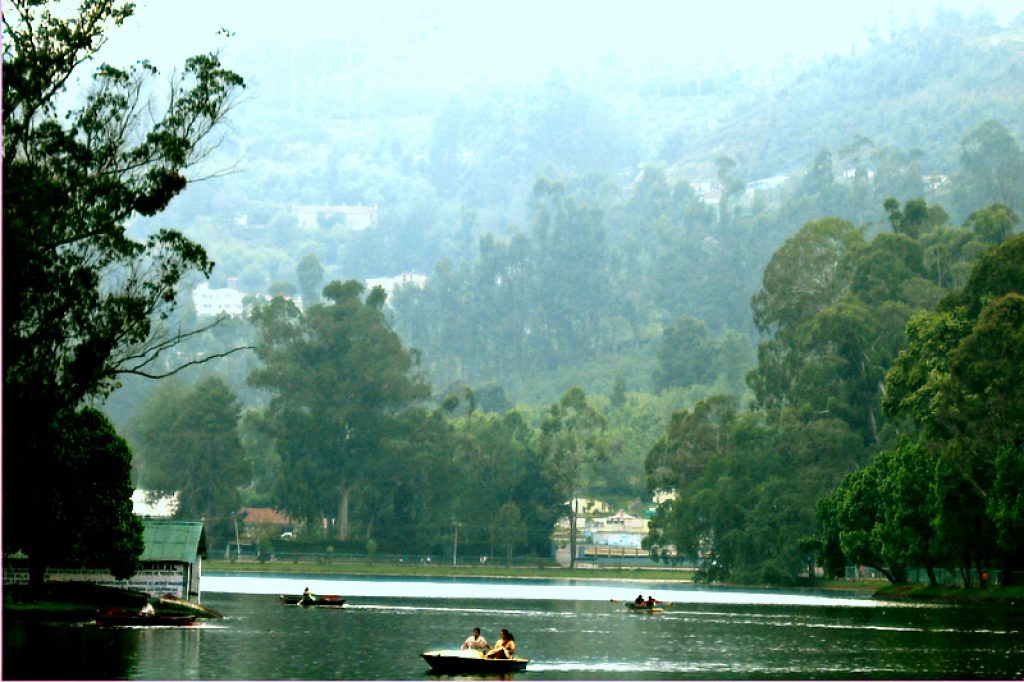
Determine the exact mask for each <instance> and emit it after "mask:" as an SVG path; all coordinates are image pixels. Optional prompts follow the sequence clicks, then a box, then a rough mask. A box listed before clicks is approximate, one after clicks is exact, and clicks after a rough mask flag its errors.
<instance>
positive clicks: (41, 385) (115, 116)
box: [3, 0, 243, 580]
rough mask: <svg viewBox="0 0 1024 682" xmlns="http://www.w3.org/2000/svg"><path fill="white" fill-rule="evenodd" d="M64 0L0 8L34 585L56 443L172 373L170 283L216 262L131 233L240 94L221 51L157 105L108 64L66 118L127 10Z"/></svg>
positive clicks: (7, 512) (18, 536)
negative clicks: (100, 407)
mask: <svg viewBox="0 0 1024 682" xmlns="http://www.w3.org/2000/svg"><path fill="white" fill-rule="evenodd" d="M58 4H59V3H56V2H48V1H46V0H43V1H36V0H32V1H30V0H14V2H11V3H8V4H7V5H6V6H5V8H4V13H3V49H4V63H3V99H4V101H3V154H4V156H3V178H4V182H3V219H4V231H3V247H4V283H5V286H4V332H3V333H4V337H3V345H4V397H5V400H4V422H5V424H8V425H10V424H17V425H18V428H17V432H16V437H17V441H16V442H15V440H13V439H12V436H13V435H14V432H13V431H12V429H10V428H9V429H7V430H5V445H8V446H9V447H5V456H4V481H5V485H4V548H5V550H15V549H22V550H24V551H25V552H26V553H28V554H29V556H30V557H31V558H32V559H33V568H32V575H33V579H34V580H39V579H41V575H42V573H41V571H42V570H43V569H44V568H45V567H44V566H42V565H41V564H40V563H39V562H37V561H35V559H36V558H37V557H36V556H35V555H37V554H39V551H40V547H41V546H44V545H49V544H51V543H52V542H53V538H51V537H49V536H48V535H47V534H46V533H45V532H43V531H42V528H41V526H40V524H44V523H46V519H49V518H52V517H53V516H54V515H55V514H57V513H58V511H59V510H58V509H56V507H55V505H58V503H59V500H60V498H61V497H62V495H63V494H65V493H66V491H64V490H61V489H59V488H57V487H56V486H57V485H58V483H59V482H60V481H65V480H66V478H65V477H63V476H60V475H55V474H59V473H60V472H61V471H63V470H64V469H66V467H68V466H69V463H68V462H66V461H64V460H63V459H62V456H63V454H64V453H62V452H61V451H60V450H59V449H58V448H55V447H52V444H53V443H55V442H57V441H58V440H59V439H60V437H61V433H62V431H63V428H64V427H63V424H66V423H68V422H69V420H71V419H72V418H73V415H75V414H76V410H77V409H78V408H79V407H80V406H81V404H82V403H83V401H85V400H88V399H90V398H102V397H103V396H105V395H107V394H109V393H110V392H111V391H112V390H114V389H115V388H116V387H117V385H118V377H119V376H122V375H124V374H136V375H141V376H149V377H157V376H162V375H166V374H169V373H172V372H174V371H175V370H176V369H178V368H177V367H175V366H173V365H171V364H169V363H167V362H166V357H167V355H166V354H165V351H167V350H168V349H170V348H171V347H173V346H174V345H175V344H176V343H178V342H179V341H180V340H182V339H183V338H186V337H187V336H188V335H189V332H187V331H182V330H181V329H180V328H174V326H173V325H171V324H169V323H170V321H171V320H172V319H173V318H172V313H173V311H174V307H175V297H176V294H177V288H178V284H179V282H181V281H182V279H183V278H184V277H185V276H186V275H188V274H190V273H199V274H200V275H203V276H208V275H209V274H210V271H211V269H212V267H213V262H212V261H210V259H209V258H207V256H206V253H205V251H204V250H203V248H202V247H201V246H200V245H199V244H197V243H195V242H193V241H191V240H189V239H187V238H186V237H185V236H184V235H182V234H181V233H180V232H178V231H175V230H169V229H163V230H159V231H157V232H155V233H154V234H152V235H150V236H149V237H147V238H145V239H144V240H142V241H136V240H135V239H133V238H131V237H130V236H129V235H128V234H127V232H126V224H127V222H128V220H129V219H130V218H132V217H133V216H135V215H143V216H152V215H155V214H157V213H159V212H160V211H162V210H163V209H164V208H165V207H166V206H167V204H168V202H170V201H171V199H173V198H174V197H175V196H176V195H177V194H179V193H180V192H181V191H182V190H184V189H185V187H186V186H187V185H188V182H189V178H188V176H187V173H191V171H190V169H194V167H195V166H196V164H197V163H198V162H199V161H201V160H202V159H203V158H204V157H205V156H206V154H207V152H208V151H209V148H210V147H209V145H210V142H209V140H210V133H211V132H212V131H214V129H215V128H216V126H217V124H218V123H219V122H221V121H222V119H223V118H224V116H225V115H226V113H227V112H228V110H229V108H230V105H231V103H232V100H233V96H234V94H235V93H236V92H237V91H238V89H239V88H241V87H242V86H243V82H242V79H241V78H240V77H239V76H238V75H237V74H235V73H233V72H231V71H229V70H227V69H225V68H223V67H222V66H221V63H220V61H219V59H218V58H217V56H216V55H215V54H209V55H201V56H196V57H192V58H190V59H189V60H187V61H186V63H185V67H184V70H183V71H182V73H181V75H179V76H178V77H177V78H175V79H173V80H172V81H171V83H170V88H169V91H168V92H167V95H166V97H164V98H160V97H157V96H155V94H154V93H153V92H151V90H150V84H151V83H152V81H153V80H154V78H155V76H157V71H156V69H155V68H154V67H153V66H152V65H150V64H149V63H148V62H145V61H141V62H138V63H137V64H136V65H135V66H133V67H130V68H128V69H120V68H115V67H113V66H109V65H106V64H101V65H99V66H97V67H96V68H95V69H94V72H93V75H92V86H91V88H90V89H88V91H87V92H86V93H85V95H84V101H83V102H82V103H81V104H80V106H79V107H78V108H70V109H66V108H65V105H66V104H68V103H70V102H71V101H72V94H71V93H69V88H68V84H69V83H71V82H72V80H73V79H74V78H75V77H76V76H77V75H81V74H82V73H83V71H84V70H85V67H86V64H87V63H88V62H89V61H90V60H91V59H92V58H93V57H94V56H95V55H96V53H97V51H98V50H99V49H100V47H101V46H102V45H103V44H104V43H105V41H106V39H107V33H108V31H110V30H111V29H113V28H115V27H117V26H120V25H121V24H122V23H123V22H124V21H125V20H127V19H128V18H129V17H130V16H131V15H132V12H133V5H132V4H130V3H121V2H116V1H114V0H82V2H81V3H80V5H79V7H78V11H77V13H73V14H71V15H70V16H69V15H68V14H67V12H66V9H65V8H64V7H63V6H60V7H58ZM15 443H16V444H15ZM97 475H99V474H97ZM15 483H16V484H15ZM97 508H98V507H97ZM82 522H83V523H86V522H87V519H83V520H82ZM126 532H132V531H131V530H130V529H126ZM129 544H131V543H129ZM46 551H47V553H49V554H50V555H51V556H53V551H51V549H47V550H46Z"/></svg>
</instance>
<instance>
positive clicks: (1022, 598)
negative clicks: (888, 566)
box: [875, 585, 1024, 605]
mask: <svg viewBox="0 0 1024 682" xmlns="http://www.w3.org/2000/svg"><path fill="white" fill-rule="evenodd" d="M875 596H876V597H878V598H879V599H888V600H891V601H915V602H942V603H954V604H1010V605H1018V604H1024V587H1022V586H1016V585H1014V586H1008V587H986V588H984V589H981V588H977V587H975V588H964V587H955V586H941V587H930V586H928V585H887V586H885V587H882V588H880V589H879V590H878V591H877V592H875Z"/></svg>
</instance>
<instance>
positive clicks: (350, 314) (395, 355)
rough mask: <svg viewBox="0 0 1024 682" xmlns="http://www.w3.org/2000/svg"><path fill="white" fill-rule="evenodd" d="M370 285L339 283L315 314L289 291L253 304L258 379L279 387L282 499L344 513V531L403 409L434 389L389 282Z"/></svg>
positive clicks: (275, 401) (295, 509)
mask: <svg viewBox="0 0 1024 682" xmlns="http://www.w3.org/2000/svg"><path fill="white" fill-rule="evenodd" d="M363 289H364V288H363V285H362V284H360V283H358V282H355V281H349V282H345V283H341V282H331V283H330V284H328V285H327V286H326V287H325V288H324V292H323V293H324V298H325V299H326V301H325V302H324V303H322V304H320V305H315V306H312V307H311V308H309V309H308V310H307V311H306V312H305V313H303V312H301V311H300V310H299V309H298V308H297V307H296V306H295V305H294V304H292V303H291V302H289V301H286V300H284V299H280V298H276V299H273V300H272V301H271V302H270V303H269V304H268V305H266V306H264V307H262V308H259V309H257V310H256V311H255V312H254V313H253V321H254V323H255V324H256V326H257V328H258V329H259V332H260V340H259V342H258V344H257V350H256V352H257V355H258V356H259V358H260V360H261V361H262V362H263V367H262V368H260V369H257V370H255V371H254V372H253V373H252V374H251V375H250V377H249V381H250V383H252V384H253V385H254V386H257V387H260V388H263V389H266V390H267V391H269V392H270V393H271V396H272V397H271V400H270V403H269V405H268V406H267V409H266V415H265V416H266V418H265V420H264V423H265V424H266V427H267V429H268V433H269V435H270V436H271V437H272V439H273V440H274V443H275V445H276V448H277V452H278V454H279V456H280V457H281V466H282V471H281V475H280V477H279V479H278V484H277V493H278V497H279V500H280V502H281V503H282V505H283V506H284V508H285V509H286V510H287V511H288V512H289V513H290V514H291V515H292V516H293V517H295V518H301V519H305V520H306V521H308V522H311V523H313V524H314V525H316V524H319V522H320V521H321V520H322V519H337V523H336V533H337V537H338V538H339V539H341V540H345V539H347V538H348V534H349V508H350V501H351V497H352V494H353V492H354V491H357V490H358V489H360V488H361V487H363V486H367V485H371V486H372V485H374V482H373V480H372V477H371V476H370V474H371V472H372V471H374V469H373V466H372V465H373V462H374V460H375V459H376V458H379V457H382V456H384V455H385V450H384V443H385V441H386V439H387V438H389V437H395V436H396V435H397V434H400V433H401V421H400V417H401V413H402V412H403V410H405V409H406V408H408V407H410V406H413V405H415V404H416V403H417V401H419V400H421V399H423V398H426V397H427V396H428V395H429V392H430V391H429V387H428V386H427V384H426V383H425V382H424V381H423V380H422V379H421V378H419V377H418V376H417V375H416V374H415V373H414V372H415V365H416V356H415V355H414V354H412V353H411V352H409V351H407V350H406V349H405V348H403V347H402V343H401V340H400V339H399V338H398V335H397V334H395V332H394V331H393V330H392V329H391V327H390V326H389V325H388V323H387V320H386V317H385V314H384V310H383V307H384V302H385V299H386V295H385V293H384V291H383V289H381V288H379V287H378V288H374V289H373V290H371V291H370V292H369V294H367V295H366V296H365V298H364V296H363Z"/></svg>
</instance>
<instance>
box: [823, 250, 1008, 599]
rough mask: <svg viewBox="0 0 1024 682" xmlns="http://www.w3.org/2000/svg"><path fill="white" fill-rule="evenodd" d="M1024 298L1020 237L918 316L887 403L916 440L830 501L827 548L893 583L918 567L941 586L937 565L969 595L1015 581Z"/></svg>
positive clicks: (889, 380) (889, 381) (891, 375)
mask: <svg viewBox="0 0 1024 682" xmlns="http://www.w3.org/2000/svg"><path fill="white" fill-rule="evenodd" d="M1022 292H1024V235H1019V234H1017V235H1013V236H1011V237H1009V238H1008V239H1007V240H1006V241H1004V242H1003V243H1002V244H1001V245H999V246H998V247H996V248H995V249H993V250H991V251H989V252H987V253H986V254H985V255H983V256H982V257H981V259H980V260H979V261H978V263H977V265H976V266H975V268H974V269H973V271H972V273H971V276H970V278H969V280H968V281H967V283H966V285H965V286H964V287H963V288H962V289H960V290H958V291H956V292H953V293H951V294H949V295H948V296H946V297H945V298H944V299H943V300H942V301H941V302H940V303H939V305H938V306H937V307H936V308H935V309H934V310H932V311H927V312H921V313H918V314H917V315H915V316H914V317H913V319H912V320H911V321H910V323H909V324H908V326H907V334H908V337H909V338H908V346H907V348H906V350H905V351H903V352H901V353H900V355H899V357H898V358H897V360H896V362H895V364H894V365H893V367H892V368H891V369H890V370H889V372H888V374H887V375H886V389H887V391H886V394H885V400H884V404H885V407H886V409H887V410H888V411H889V412H891V413H892V414H893V415H894V416H897V417H901V418H903V419H905V420H906V421H908V422H909V423H910V427H909V428H908V430H909V431H910V435H908V436H907V437H906V438H904V439H903V440H902V441H901V442H900V443H899V444H898V445H897V446H896V447H895V448H894V449H892V450H887V451H883V452H882V453H880V454H879V455H878V456H877V457H876V458H875V459H874V460H873V461H872V462H871V464H870V466H869V467H867V468H866V469H863V470H861V471H858V472H856V473H853V474H851V475H850V476H849V477H848V478H847V479H846V480H844V482H843V484H842V486H840V488H839V489H837V490H836V492H835V493H833V495H832V496H831V498H830V499H829V500H827V501H826V502H824V503H823V506H822V508H821V511H820V514H821V517H822V520H823V525H824V531H825V532H824V538H823V539H824V542H825V543H826V544H832V545H837V546H838V547H839V548H840V549H841V550H842V552H843V553H844V554H845V555H846V557H847V558H848V559H850V560H854V561H859V562H861V563H865V564H869V565H872V566H875V567H877V568H879V569H881V570H884V571H885V572H886V573H887V574H888V575H889V576H890V578H891V579H893V580H898V579H900V578H901V577H902V575H903V573H904V572H905V571H906V569H907V567H910V566H919V567H924V568H926V569H928V572H929V575H930V576H931V577H932V582H933V583H934V581H935V578H934V574H933V569H934V568H935V567H947V568H956V569H959V570H960V572H961V575H962V576H963V580H964V583H965V585H968V586H969V585H970V584H971V583H972V582H973V581H974V580H976V579H978V576H980V575H981V573H982V572H983V570H986V569H988V568H999V569H1001V570H1002V576H1003V581H1004V582H1007V583H1008V582H1010V581H1011V580H1012V577H1013V571H1015V570H1018V569H1019V568H1020V566H1021V561H1022V560H1024V539H1022V538H1024V536H1022V535H1021V534H1020V529H1021V520H1022V518H1024V517H1022V514H1021V511H1022V493H1021V490H1022V485H1024V478H1022V477H1021V475H1022V469H1021V462H1022V461H1024V389H1022V383H1021V381H1022V379H1024V374H1022V372H1024V370H1022V367H1024V357H1022V352H1024V295H1022ZM872 482H873V483H872ZM866 494H867V495H870V496H871V497H870V498H865V495H866ZM864 509H868V510H870V513H863V510H864ZM859 510H860V511H859Z"/></svg>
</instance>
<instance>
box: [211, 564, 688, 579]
mask: <svg viewBox="0 0 1024 682" xmlns="http://www.w3.org/2000/svg"><path fill="white" fill-rule="evenodd" d="M203 572H204V573H276V574H295V575H298V574H302V575H353V576H370V577H372V576H380V577H419V578H508V579H529V578H552V579H563V580H564V579H567V578H569V579H579V580H616V581H636V582H686V583H689V582H692V580H693V570H692V569H687V568H678V569H668V568H656V567H652V568H601V569H593V568H587V569H583V568H577V569H574V570H570V569H568V568H561V567H557V566H532V567H531V566H494V565H491V566H450V565H444V564H392V563H389V564H370V563H344V564H343V563H293V562H285V561H274V562H267V563H259V562H247V561H241V562H234V561H223V560H208V561H204V562H203Z"/></svg>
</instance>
